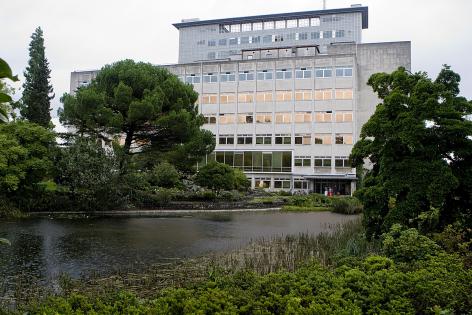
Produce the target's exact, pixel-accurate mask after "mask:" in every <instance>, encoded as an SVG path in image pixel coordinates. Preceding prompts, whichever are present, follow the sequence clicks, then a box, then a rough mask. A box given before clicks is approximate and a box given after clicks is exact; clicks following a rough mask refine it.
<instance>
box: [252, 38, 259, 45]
mask: <svg viewBox="0 0 472 315" xmlns="http://www.w3.org/2000/svg"><path fill="white" fill-rule="evenodd" d="M260 42H261V37H260V36H253V37H252V43H253V44H259V43H260Z"/></svg>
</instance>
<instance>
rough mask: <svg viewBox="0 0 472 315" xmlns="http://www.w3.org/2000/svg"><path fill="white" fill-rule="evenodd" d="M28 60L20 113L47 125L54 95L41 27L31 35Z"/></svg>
mask: <svg viewBox="0 0 472 315" xmlns="http://www.w3.org/2000/svg"><path fill="white" fill-rule="evenodd" d="M29 56H30V60H29V62H28V67H26V71H25V73H24V75H25V79H26V80H25V83H24V84H23V88H24V90H23V98H22V104H21V108H20V112H21V115H22V116H23V117H24V118H26V119H28V120H29V121H31V122H35V123H37V124H39V125H41V126H44V127H48V126H49V123H50V121H51V114H50V111H51V109H50V100H51V99H52V98H53V97H54V95H53V94H52V93H53V89H52V85H51V84H50V83H49V78H50V73H51V70H50V69H49V63H48V60H47V59H46V56H45V54H44V38H43V31H42V30H41V27H38V28H37V29H36V30H35V31H34V33H33V35H31V43H30V46H29Z"/></svg>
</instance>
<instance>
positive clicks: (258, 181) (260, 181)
mask: <svg viewBox="0 0 472 315" xmlns="http://www.w3.org/2000/svg"><path fill="white" fill-rule="evenodd" d="M254 181H255V183H254V187H255V188H269V187H270V178H269V177H262V178H261V177H256V178H254Z"/></svg>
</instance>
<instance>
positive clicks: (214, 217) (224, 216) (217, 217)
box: [203, 212, 233, 222]
mask: <svg viewBox="0 0 472 315" xmlns="http://www.w3.org/2000/svg"><path fill="white" fill-rule="evenodd" d="M203 219H204V220H208V221H214V222H229V221H233V216H232V214H231V213H228V212H226V213H224V212H220V213H212V214H209V215H206V216H204V217H203Z"/></svg>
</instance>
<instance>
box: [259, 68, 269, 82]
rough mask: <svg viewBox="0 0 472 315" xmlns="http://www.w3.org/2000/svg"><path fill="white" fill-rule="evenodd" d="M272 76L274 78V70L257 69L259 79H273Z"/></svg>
mask: <svg viewBox="0 0 472 315" xmlns="http://www.w3.org/2000/svg"><path fill="white" fill-rule="evenodd" d="M272 78H273V72H272V70H260V71H257V80H272Z"/></svg>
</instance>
